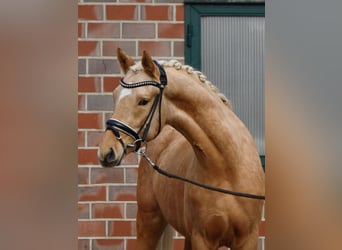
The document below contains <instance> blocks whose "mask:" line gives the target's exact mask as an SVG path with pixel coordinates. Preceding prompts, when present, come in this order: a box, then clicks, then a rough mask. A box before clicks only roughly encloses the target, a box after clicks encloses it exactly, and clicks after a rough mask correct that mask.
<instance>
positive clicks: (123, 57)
mask: <svg viewBox="0 0 342 250" xmlns="http://www.w3.org/2000/svg"><path fill="white" fill-rule="evenodd" d="M117 56H118V61H119V63H120V67H121V69H122V70H123V72H124V73H125V74H126V73H127V71H128V70H129V67H131V66H133V65H134V64H135V62H134V60H133V59H132V57H130V56H128V55H127V54H126V53H125V51H123V50H122V49H121V48H118V50H117Z"/></svg>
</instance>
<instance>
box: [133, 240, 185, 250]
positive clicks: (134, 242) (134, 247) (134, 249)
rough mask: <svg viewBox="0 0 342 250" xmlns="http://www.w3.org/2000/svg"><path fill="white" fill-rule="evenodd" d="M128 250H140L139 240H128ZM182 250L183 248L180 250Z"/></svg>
mask: <svg viewBox="0 0 342 250" xmlns="http://www.w3.org/2000/svg"><path fill="white" fill-rule="evenodd" d="M126 241H127V244H126V245H127V248H126V250H136V249H138V245H137V240H136V239H127V240H126ZM179 249H181V248H179Z"/></svg>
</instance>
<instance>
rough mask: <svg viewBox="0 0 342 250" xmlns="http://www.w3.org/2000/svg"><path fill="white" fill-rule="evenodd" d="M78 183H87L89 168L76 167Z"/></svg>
mask: <svg viewBox="0 0 342 250" xmlns="http://www.w3.org/2000/svg"><path fill="white" fill-rule="evenodd" d="M78 184H89V168H78Z"/></svg>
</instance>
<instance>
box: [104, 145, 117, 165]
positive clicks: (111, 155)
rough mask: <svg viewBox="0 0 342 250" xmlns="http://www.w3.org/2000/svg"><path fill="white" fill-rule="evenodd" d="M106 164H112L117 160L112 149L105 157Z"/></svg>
mask: <svg viewBox="0 0 342 250" xmlns="http://www.w3.org/2000/svg"><path fill="white" fill-rule="evenodd" d="M105 159H106V162H108V163H111V162H113V161H114V160H115V153H114V150H113V149H112V148H110V149H109V152H108V153H107V154H106V156H105Z"/></svg>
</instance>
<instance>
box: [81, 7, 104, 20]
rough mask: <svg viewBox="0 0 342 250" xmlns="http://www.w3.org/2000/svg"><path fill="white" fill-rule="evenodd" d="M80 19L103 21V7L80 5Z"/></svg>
mask: <svg viewBox="0 0 342 250" xmlns="http://www.w3.org/2000/svg"><path fill="white" fill-rule="evenodd" d="M78 19H80V20H101V19H103V13H102V6H101V5H78Z"/></svg>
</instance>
